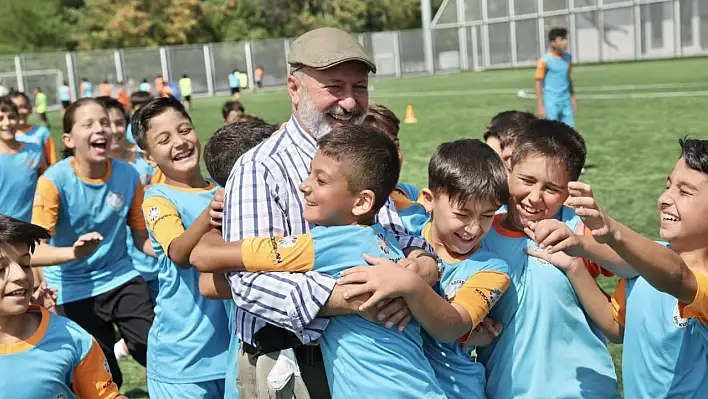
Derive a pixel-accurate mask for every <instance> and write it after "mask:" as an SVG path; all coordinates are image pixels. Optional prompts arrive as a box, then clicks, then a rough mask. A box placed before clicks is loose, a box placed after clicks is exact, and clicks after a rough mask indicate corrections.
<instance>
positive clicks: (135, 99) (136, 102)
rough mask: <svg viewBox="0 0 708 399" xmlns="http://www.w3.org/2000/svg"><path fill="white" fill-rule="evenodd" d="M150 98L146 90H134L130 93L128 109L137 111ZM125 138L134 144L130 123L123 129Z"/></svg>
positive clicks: (150, 95) (133, 111)
mask: <svg viewBox="0 0 708 399" xmlns="http://www.w3.org/2000/svg"><path fill="white" fill-rule="evenodd" d="M150 100H152V94H150V93H149V92H147V91H135V92H133V93H131V94H130V110H131V112H132V113H136V112H138V110H139V109H140V108H141V107H142V106H143V105H145V104H147V103H148V102H149V101H150ZM125 138H126V139H127V140H128V142H129V143H130V144H135V138H134V137H133V128H132V126H131V124H130V123H128V127H127V128H126V129H125Z"/></svg>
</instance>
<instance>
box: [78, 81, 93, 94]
mask: <svg viewBox="0 0 708 399" xmlns="http://www.w3.org/2000/svg"><path fill="white" fill-rule="evenodd" d="M79 91H80V93H81V98H86V97H93V84H92V83H91V82H89V81H88V79H86V78H82V79H81V85H80V86H79Z"/></svg>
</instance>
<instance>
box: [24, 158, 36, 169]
mask: <svg viewBox="0 0 708 399" xmlns="http://www.w3.org/2000/svg"><path fill="white" fill-rule="evenodd" d="M25 165H26V166H27V169H30V170H34V169H37V167H38V166H39V157H30V158H27V163H25Z"/></svg>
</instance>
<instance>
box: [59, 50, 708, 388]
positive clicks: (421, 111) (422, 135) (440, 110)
mask: <svg viewBox="0 0 708 399" xmlns="http://www.w3.org/2000/svg"><path fill="white" fill-rule="evenodd" d="M573 81H574V84H575V87H576V91H577V93H578V97H579V100H578V115H577V117H576V125H577V128H578V130H579V131H580V132H581V133H582V134H583V135H584V137H585V139H586V141H587V145H588V160H587V168H586V171H585V174H583V176H582V177H581V179H582V180H583V181H585V182H588V183H590V184H592V185H593V188H594V190H595V193H596V195H597V197H598V198H599V201H600V204H602V205H603V206H604V207H605V208H606V209H607V210H608V211H609V213H610V214H612V215H613V216H615V217H616V218H618V219H619V220H620V221H622V222H624V223H626V224H627V225H629V226H631V227H632V228H634V229H636V230H638V231H639V232H641V233H643V234H645V235H648V236H650V237H654V238H656V237H657V230H658V217H657V211H656V200H657V198H658V196H659V194H660V193H661V192H662V191H663V189H664V184H665V181H666V176H667V175H668V174H669V172H670V171H671V168H672V167H673V164H674V163H675V161H676V160H677V158H678V156H679V153H680V150H679V146H678V139H679V138H681V137H684V136H687V135H688V136H692V137H695V138H701V139H708V129H706V127H705V126H706V124H708V118H706V114H704V112H706V110H708V58H694V59H682V60H670V61H651V62H640V63H622V64H604V65H589V66H576V67H574V68H573ZM533 85H534V71H533V70H531V69H517V70H498V71H487V72H478V73H472V72H470V73H456V74H448V75H438V76H432V77H430V76H425V77H417V78H408V79H402V80H386V81H380V82H377V81H373V82H372V83H371V91H370V97H371V100H373V101H376V102H379V103H382V104H384V105H386V106H387V107H389V108H391V109H392V110H393V111H394V112H395V113H396V114H397V115H398V116H399V118H400V119H401V120H403V118H404V116H405V110H406V106H407V105H408V104H411V105H413V107H414V110H415V116H416V117H417V119H418V122H417V123H416V124H412V125H402V127H401V133H400V138H401V150H402V152H403V156H404V165H403V175H402V177H401V181H403V182H407V183H413V184H415V185H418V186H421V185H424V184H425V183H426V173H427V162H428V158H429V156H430V154H431V153H432V151H433V150H434V148H435V146H436V145H437V144H438V143H440V142H443V141H449V140H453V139H458V138H481V136H482V133H483V132H484V128H485V126H486V124H487V122H488V121H489V119H490V118H491V117H492V116H494V114H496V113H497V112H499V111H502V110H508V109H519V110H526V111H532V112H533V111H535V100H534V99H532V98H529V97H532V94H533V90H532V88H533ZM227 99H228V98H226V97H214V98H205V99H198V100H196V101H195V109H194V110H193V112H192V117H193V120H194V123H195V125H196V129H197V131H198V132H199V134H200V136H201V138H202V147H203V146H204V144H205V143H206V139H207V138H208V137H209V136H210V135H211V134H212V133H213V132H214V130H215V129H217V128H218V127H219V126H220V125H221V123H222V119H221V111H220V109H221V104H222V103H223V102H224V101H225V100H227ZM242 102H243V104H244V106H245V107H246V110H247V112H249V113H254V114H257V115H259V116H261V117H263V118H264V119H265V120H267V121H268V122H271V123H276V124H280V123H281V122H283V121H285V120H286V118H288V116H289V115H290V102H289V97H288V95H287V93H286V92H285V91H276V92H263V93H248V94H245V95H243V96H242ZM50 118H51V121H52V126H53V129H52V131H53V134H54V135H55V140H57V146H58V147H59V148H61V147H62V144H61V135H60V130H61V129H60V126H61V121H60V119H59V114H58V113H53V114H50ZM204 171H205V173H206V170H205V169H204ZM602 285H603V287H604V288H605V289H606V290H608V292H611V291H612V289H613V288H614V285H615V280H614V279H605V280H603V281H602ZM610 351H611V352H612V354H613V357H614V359H615V363H616V364H617V366H618V367H617V372H618V375H619V374H620V372H621V365H620V354H621V346H618V345H610ZM121 366H122V367H123V371H124V374H125V377H124V379H125V384H124V386H123V389H122V390H123V392H124V393H127V394H128V396H130V397H135V398H138V397H147V394H146V393H145V391H146V388H145V378H144V376H143V372H142V369H141V368H140V367H138V366H137V365H136V364H135V363H134V362H132V361H130V360H129V361H123V362H122V363H121Z"/></svg>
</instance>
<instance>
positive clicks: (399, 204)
mask: <svg viewBox="0 0 708 399" xmlns="http://www.w3.org/2000/svg"><path fill="white" fill-rule="evenodd" d="M391 199H392V200H393V204H394V205H395V206H396V210H398V211H402V210H404V209H406V208H408V207H410V206H413V205H415V202H413V201H411V199H410V198H408V196H406V194H405V193H403V192H401V191H400V190H398V189H396V190H394V191H393V192H392V193H391Z"/></svg>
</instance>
